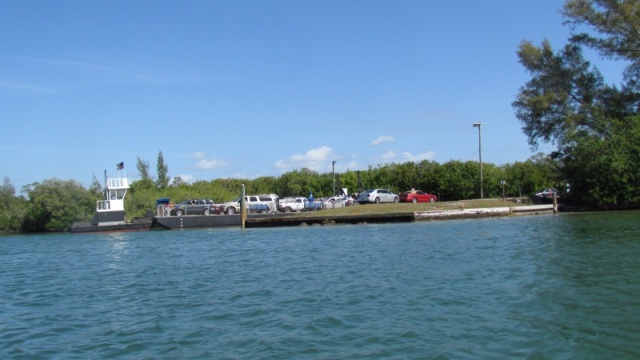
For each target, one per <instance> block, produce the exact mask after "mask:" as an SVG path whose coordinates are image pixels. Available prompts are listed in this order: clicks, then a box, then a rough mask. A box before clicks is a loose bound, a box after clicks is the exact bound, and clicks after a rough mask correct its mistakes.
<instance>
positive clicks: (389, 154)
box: [380, 150, 396, 161]
mask: <svg viewBox="0 0 640 360" xmlns="http://www.w3.org/2000/svg"><path fill="white" fill-rule="evenodd" d="M395 157H396V152H395V151H393V150H391V151H387V152H386V153H385V154H382V156H380V158H381V159H382V160H384V161H392V160H393V159H394V158H395Z"/></svg>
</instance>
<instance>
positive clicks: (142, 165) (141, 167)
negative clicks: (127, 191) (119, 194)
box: [131, 157, 154, 191]
mask: <svg viewBox="0 0 640 360" xmlns="http://www.w3.org/2000/svg"><path fill="white" fill-rule="evenodd" d="M136 169H138V173H139V174H140V180H138V181H136V183H139V184H137V186H135V187H133V186H132V188H131V190H132V191H135V190H137V189H140V188H149V187H153V186H154V183H153V178H152V177H151V174H150V173H149V162H148V161H145V160H142V159H140V158H139V157H138V158H137V161H136ZM132 185H133V184H132Z"/></svg>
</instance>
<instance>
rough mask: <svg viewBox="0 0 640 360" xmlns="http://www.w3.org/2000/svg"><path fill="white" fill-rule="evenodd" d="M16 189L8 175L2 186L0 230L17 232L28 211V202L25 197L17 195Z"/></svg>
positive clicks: (0, 188) (0, 195) (0, 192)
mask: <svg viewBox="0 0 640 360" xmlns="http://www.w3.org/2000/svg"><path fill="white" fill-rule="evenodd" d="M15 193H16V189H15V187H14V186H13V185H11V182H10V181H9V178H8V177H5V178H4V182H3V184H2V186H1V187H0V232H17V231H20V230H21V229H22V222H23V220H24V217H25V215H26V213H27V202H26V200H25V199H24V198H23V197H21V196H20V197H16V196H15Z"/></svg>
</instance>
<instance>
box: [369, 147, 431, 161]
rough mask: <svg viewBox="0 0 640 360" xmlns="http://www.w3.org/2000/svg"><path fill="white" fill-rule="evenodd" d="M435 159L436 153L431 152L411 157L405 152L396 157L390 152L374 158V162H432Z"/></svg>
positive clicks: (394, 153)
mask: <svg viewBox="0 0 640 360" xmlns="http://www.w3.org/2000/svg"><path fill="white" fill-rule="evenodd" d="M435 157H436V153H435V152H433V151H427V152H424V153H420V154H416V155H413V154H411V153H410V152H407V151H405V152H402V153H401V154H400V155H398V154H397V153H396V152H395V151H393V150H390V151H387V152H386V153H384V154H382V155H380V156H378V157H376V158H375V160H376V161H378V162H380V163H392V162H407V161H413V162H419V161H422V160H433V159H435Z"/></svg>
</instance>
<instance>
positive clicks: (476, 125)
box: [473, 123, 485, 199]
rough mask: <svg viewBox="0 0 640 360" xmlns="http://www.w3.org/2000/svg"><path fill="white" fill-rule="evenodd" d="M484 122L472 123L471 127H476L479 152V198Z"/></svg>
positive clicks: (481, 196)
mask: <svg viewBox="0 0 640 360" xmlns="http://www.w3.org/2000/svg"><path fill="white" fill-rule="evenodd" d="M484 124H485V123H473V127H477V128H478V153H479V154H480V199H482V198H483V195H482V125H484Z"/></svg>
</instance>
